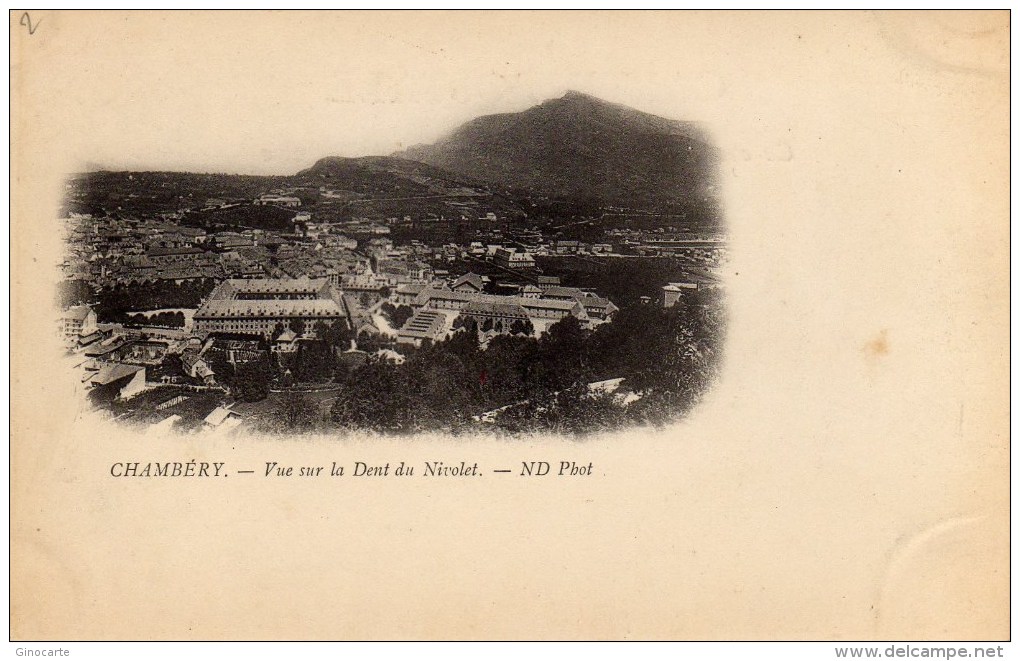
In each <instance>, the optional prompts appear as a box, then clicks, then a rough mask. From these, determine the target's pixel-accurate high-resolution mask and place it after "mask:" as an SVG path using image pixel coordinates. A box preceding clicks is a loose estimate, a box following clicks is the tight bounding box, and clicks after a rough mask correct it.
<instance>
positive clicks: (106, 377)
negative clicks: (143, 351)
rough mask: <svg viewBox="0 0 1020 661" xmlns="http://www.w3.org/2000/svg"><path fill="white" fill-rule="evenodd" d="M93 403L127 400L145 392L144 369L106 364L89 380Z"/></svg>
mask: <svg viewBox="0 0 1020 661" xmlns="http://www.w3.org/2000/svg"><path fill="white" fill-rule="evenodd" d="M90 383H91V384H92V388H93V391H92V393H91V394H90V396H91V398H92V399H93V401H110V400H113V399H127V398H129V397H133V396H134V395H137V394H138V393H140V392H141V391H143V390H145V368H144V367H142V366H140V365H124V364H122V363H107V364H105V365H103V366H102V367H101V368H100V370H99V372H97V373H96V375H95V376H93V377H92V379H91V380H90Z"/></svg>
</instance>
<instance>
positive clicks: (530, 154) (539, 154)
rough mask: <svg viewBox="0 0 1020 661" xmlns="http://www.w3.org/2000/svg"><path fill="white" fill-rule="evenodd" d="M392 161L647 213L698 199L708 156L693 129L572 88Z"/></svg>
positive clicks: (710, 163) (708, 170)
mask: <svg viewBox="0 0 1020 661" xmlns="http://www.w3.org/2000/svg"><path fill="white" fill-rule="evenodd" d="M398 155H399V156H401V157H403V158H410V159H412V160H416V161H421V162H424V163H428V164H430V165H433V166H436V167H439V168H442V169H445V170H449V171H451V172H455V173H458V174H460V175H462V176H463V175H471V176H474V177H477V178H479V179H481V180H484V181H487V182H489V183H490V184H494V185H497V186H500V187H506V188H509V189H522V190H531V191H535V192H538V193H541V194H545V195H549V196H556V197H576V198H585V199H592V198H594V199H597V200H600V201H602V202H604V203H607V204H609V203H611V204H620V205H622V206H636V207H649V208H650V207H659V206H661V205H662V204H664V203H666V204H677V203H679V204H695V200H698V199H703V198H704V196H705V191H706V190H709V188H710V185H709V181H708V180H709V179H711V178H713V177H714V167H715V158H716V155H715V150H714V149H713V148H712V147H711V146H710V145H709V144H708V143H707V141H706V140H705V139H704V137H703V135H702V134H701V133H700V130H698V128H697V127H696V126H695V125H693V124H690V123H688V122H681V121H676V120H671V119H665V118H663V117H659V116H656V115H651V114H649V113H645V112H641V111H639V110H635V109H633V108H630V107H627V106H625V105H621V104H618V103H612V102H609V101H604V100H602V99H599V98H597V97H594V96H592V95H590V94H586V93H584V92H580V91H577V90H568V91H567V92H566V93H565V94H563V96H561V97H558V98H553V99H548V100H546V101H544V102H542V103H541V104H539V105H537V106H534V107H532V108H529V109H527V110H524V111H521V112H517V113H504V114H498V115H487V116H484V117H478V118H476V119H473V120H471V121H469V122H467V123H466V124H464V125H462V126H461V127H460V128H458V129H456V130H454V131H453V132H452V133H451V134H449V135H448V136H447V137H445V138H443V139H441V140H439V141H438V142H437V143H435V144H433V145H418V146H416V147H413V148H411V149H408V150H407V151H405V152H403V153H400V154H398Z"/></svg>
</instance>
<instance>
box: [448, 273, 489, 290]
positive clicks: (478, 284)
mask: <svg viewBox="0 0 1020 661" xmlns="http://www.w3.org/2000/svg"><path fill="white" fill-rule="evenodd" d="M450 289H452V290H453V291H460V292H474V293H476V294H477V293H479V292H481V291H482V290H483V289H485V280H483V279H482V276H480V275H478V274H477V273H465V274H464V275H462V276H460V277H459V278H457V279H456V280H454V281H453V284H452V285H450Z"/></svg>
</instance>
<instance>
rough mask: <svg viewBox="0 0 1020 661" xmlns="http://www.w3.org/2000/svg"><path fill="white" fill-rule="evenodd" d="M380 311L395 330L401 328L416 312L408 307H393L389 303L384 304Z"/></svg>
mask: <svg viewBox="0 0 1020 661" xmlns="http://www.w3.org/2000/svg"><path fill="white" fill-rule="evenodd" d="M379 311H380V312H382V313H383V315H384V316H385V317H386V318H387V319H388V320H389V322H390V324H392V325H393V327H394V328H401V327H402V326H403V325H404V324H405V323H407V320H408V319H410V318H411V317H413V316H414V310H412V309H411V307H410V306H408V305H393V304H392V303H390V302H389V301H387V302H385V303H383V304H382V305H381V306H380V308H379Z"/></svg>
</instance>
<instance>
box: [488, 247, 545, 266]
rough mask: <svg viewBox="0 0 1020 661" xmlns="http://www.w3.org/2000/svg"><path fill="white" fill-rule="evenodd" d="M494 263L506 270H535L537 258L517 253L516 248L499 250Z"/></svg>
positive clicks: (493, 258) (493, 259)
mask: <svg viewBox="0 0 1020 661" xmlns="http://www.w3.org/2000/svg"><path fill="white" fill-rule="evenodd" d="M492 261H493V262H494V263H495V264H496V265H497V266H502V267H503V268H505V269H531V268H535V258H534V257H532V256H531V254H530V253H526V252H517V250H516V249H515V248H497V249H496V252H495V254H493V256H492Z"/></svg>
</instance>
